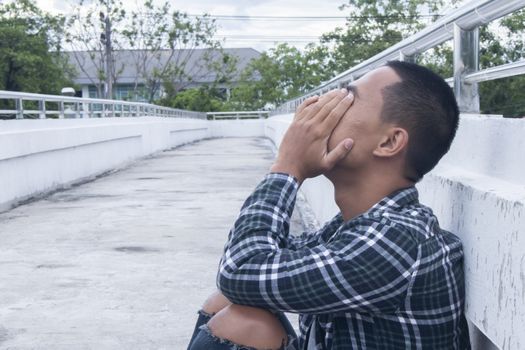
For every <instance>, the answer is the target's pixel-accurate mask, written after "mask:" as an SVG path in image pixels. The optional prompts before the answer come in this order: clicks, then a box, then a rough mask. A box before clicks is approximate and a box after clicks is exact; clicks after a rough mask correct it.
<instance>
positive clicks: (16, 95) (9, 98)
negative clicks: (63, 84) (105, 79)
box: [0, 90, 206, 119]
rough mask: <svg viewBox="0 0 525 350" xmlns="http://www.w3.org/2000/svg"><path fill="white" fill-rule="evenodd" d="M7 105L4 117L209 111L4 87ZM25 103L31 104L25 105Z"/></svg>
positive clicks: (1, 95) (1, 99)
mask: <svg viewBox="0 0 525 350" xmlns="http://www.w3.org/2000/svg"><path fill="white" fill-rule="evenodd" d="M6 102H7V103H6ZM3 105H7V106H10V107H7V108H6V107H4V109H0V119H25V118H35V119H37V118H38V119H45V118H59V119H62V118H103V117H146V116H148V117H172V118H173V117H178V118H197V119H206V113H201V112H193V111H186V110H182V109H175V108H168V107H162V106H157V105H153V104H149V103H141V102H128V101H118V100H103V99H96V98H80V97H69V96H55V95H41V94H31V93H24V92H13V91H1V90H0V106H3ZM11 106H12V107H11ZM25 106H27V108H24V107H25ZM52 107H54V108H52Z"/></svg>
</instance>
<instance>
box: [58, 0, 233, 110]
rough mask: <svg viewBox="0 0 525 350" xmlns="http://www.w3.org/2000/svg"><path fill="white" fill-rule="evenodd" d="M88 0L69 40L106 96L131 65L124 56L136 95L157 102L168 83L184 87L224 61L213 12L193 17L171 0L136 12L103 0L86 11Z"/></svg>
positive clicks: (79, 61) (145, 5) (112, 0)
mask: <svg viewBox="0 0 525 350" xmlns="http://www.w3.org/2000/svg"><path fill="white" fill-rule="evenodd" d="M83 1H84V0H80V2H79V6H77V8H76V12H75V14H74V15H73V16H71V18H70V19H69V24H70V26H71V27H73V28H75V29H74V30H73V31H72V32H71V33H70V35H69V37H68V41H69V43H70V44H71V45H72V47H73V48H74V49H75V51H74V57H75V60H76V62H77V64H78V65H79V66H80V69H81V70H82V71H83V73H84V74H85V75H88V76H89V77H90V80H91V83H92V84H93V85H95V86H96V87H97V89H98V91H99V94H100V93H101V92H106V94H102V95H103V96H106V97H110V96H109V95H108V93H107V87H108V86H112V85H115V84H116V83H118V81H119V78H120V76H121V74H122V72H123V71H124V68H125V66H124V63H122V60H125V61H126V64H129V65H131V66H132V67H133V70H134V77H133V79H134V81H133V95H134V96H136V97H140V98H142V99H146V100H147V101H149V102H153V100H155V99H157V98H158V97H159V92H160V89H161V88H162V86H163V84H164V83H170V84H172V87H173V91H175V92H176V91H180V90H182V89H184V88H186V87H188V86H189V85H190V84H192V83H193V81H195V80H199V78H201V77H202V76H203V75H204V74H205V73H207V72H209V70H210V67H213V64H214V61H215V60H219V61H221V60H222V59H223V58H222V56H221V55H222V51H221V43H220V42H219V41H216V40H214V39H213V35H214V34H215V31H216V25H215V21H214V20H212V19H210V18H209V16H206V15H203V16H195V17H193V16H189V15H188V14H186V13H183V12H180V11H174V10H172V9H171V5H170V3H169V2H167V1H166V2H164V3H162V4H160V5H156V4H155V3H154V2H153V1H152V0H148V1H145V2H144V3H142V5H141V6H140V7H139V8H138V9H136V10H132V11H126V10H125V9H124V6H123V4H122V2H121V1H120V0H97V2H95V5H94V6H92V7H91V8H90V9H89V10H88V12H87V13H86V14H85V15H84V14H82V7H81V6H82V5H83V4H84V2H83ZM108 28H110V30H108ZM101 39H103V40H101ZM197 51H198V52H197ZM86 52H87V53H89V55H86ZM93 66H94V67H95V68H96V69H95V70H96V74H92V73H91V70H92V67H93ZM108 67H111V68H108ZM107 72H109V75H108V73H107ZM104 87H106V89H105V90H104Z"/></svg>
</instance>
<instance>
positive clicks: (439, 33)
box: [273, 0, 525, 114]
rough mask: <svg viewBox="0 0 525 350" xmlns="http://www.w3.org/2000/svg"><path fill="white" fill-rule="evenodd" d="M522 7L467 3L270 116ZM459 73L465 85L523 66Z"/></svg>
mask: <svg viewBox="0 0 525 350" xmlns="http://www.w3.org/2000/svg"><path fill="white" fill-rule="evenodd" d="M523 7H525V0H475V1H471V2H468V3H466V4H464V5H463V6H461V7H460V8H458V9H456V10H454V11H453V12H450V13H448V14H446V15H445V16H443V17H442V18H440V19H439V20H437V21H436V22H434V23H433V24H431V25H429V26H427V27H426V28H424V29H423V30H421V31H420V32H418V33H416V34H414V35H412V36H410V37H408V38H406V39H404V40H402V41H400V42H399V43H397V44H395V45H393V46H391V47H390V48H388V49H386V50H384V51H383V52H381V53H379V54H377V55H375V56H373V57H371V58H369V59H367V60H366V61H363V62H362V63H360V64H358V65H356V66H355V67H352V68H350V69H348V70H346V71H344V72H342V73H340V74H339V75H337V76H336V77H334V78H333V79H331V80H329V81H328V82H326V83H323V84H321V85H320V86H318V87H317V88H315V89H313V90H311V91H309V92H308V93H306V94H304V95H302V96H300V97H297V98H294V99H291V100H289V101H286V102H285V103H284V104H282V105H281V106H279V107H278V108H277V110H276V111H275V112H273V113H274V114H275V113H279V112H281V113H282V112H292V111H293V110H295V108H296V107H297V106H298V105H299V104H300V103H301V102H302V101H304V100H305V99H306V98H308V97H309V96H312V95H316V94H322V93H325V92H327V91H329V90H332V89H336V88H340V87H343V86H344V85H346V84H348V83H349V82H351V81H353V80H355V79H357V78H359V77H360V76H362V75H364V74H366V73H367V72H369V71H371V70H373V69H375V68H377V67H379V66H381V65H383V64H385V63H386V62H387V61H390V60H397V59H401V60H413V58H414V56H415V55H417V54H420V53H422V52H425V51H427V50H428V49H431V48H433V47H435V46H437V45H439V44H442V43H443V42H445V41H447V40H451V39H453V38H454V37H455V35H456V34H455V28H456V27H459V28H460V29H461V30H463V31H472V30H477V28H478V27H479V26H480V25H483V24H487V23H489V22H491V21H493V20H495V19H498V18H500V17H502V16H505V15H507V14H510V13H512V12H514V11H516V10H519V9H521V8H523ZM477 54H478V53H476V55H477ZM476 58H477V56H476ZM455 71H456V69H455ZM459 73H461V74H462V80H461V81H462V82H464V83H474V82H481V81H487V80H492V79H499V78H505V77H509V76H514V75H518V74H524V73H525V63H524V62H522V61H520V62H516V63H512V64H508V65H503V66H500V68H499V69H498V67H494V68H490V69H486V70H483V71H479V72H475V73H471V72H464V71H461V72H459Z"/></svg>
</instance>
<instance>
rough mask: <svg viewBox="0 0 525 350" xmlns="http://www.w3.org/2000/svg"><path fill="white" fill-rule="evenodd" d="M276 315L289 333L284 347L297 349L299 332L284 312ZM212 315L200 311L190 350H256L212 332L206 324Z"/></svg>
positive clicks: (288, 349)
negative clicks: (297, 332)
mask: <svg viewBox="0 0 525 350" xmlns="http://www.w3.org/2000/svg"><path fill="white" fill-rule="evenodd" d="M276 316H277V317H278V318H279V321H281V323H282V325H283V327H284V329H285V331H286V333H287V334H288V344H287V345H286V347H284V346H283V347H282V349H283V350H285V349H286V350H293V349H295V345H294V344H295V343H296V341H297V334H296V333H295V330H294V329H293V327H292V325H291V324H290V321H288V319H287V318H286V316H285V315H284V314H283V313H282V312H279V313H277V314H276ZM211 317H212V315H209V314H207V313H205V312H204V311H202V310H201V311H199V318H198V319H197V323H196V324H195V329H194V330H193V335H192V336H191V340H190V343H189V345H188V350H256V349H254V348H251V347H247V346H242V345H238V344H235V343H232V342H231V341H229V340H227V339H221V338H219V337H216V336H214V335H213V334H211V331H210V329H209V328H208V326H207V325H206V323H208V321H209V320H210V319H211Z"/></svg>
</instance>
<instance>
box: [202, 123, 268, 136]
mask: <svg viewBox="0 0 525 350" xmlns="http://www.w3.org/2000/svg"><path fill="white" fill-rule="evenodd" d="M211 123H212V124H211V125H212V127H211V128H210V136H211V137H263V136H264V120H263V119H232V120H214V121H211Z"/></svg>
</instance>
